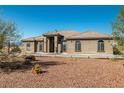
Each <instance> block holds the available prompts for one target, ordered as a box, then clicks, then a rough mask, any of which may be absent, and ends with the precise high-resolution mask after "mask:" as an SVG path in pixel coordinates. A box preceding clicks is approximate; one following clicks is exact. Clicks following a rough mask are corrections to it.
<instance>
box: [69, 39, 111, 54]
mask: <svg viewBox="0 0 124 93" xmlns="http://www.w3.org/2000/svg"><path fill="white" fill-rule="evenodd" d="M97 43H98V40H81V52H75V40H68V41H67V53H69V54H74V53H82V54H98V53H106V54H112V53H113V48H112V46H111V43H112V40H104V50H105V52H98V51H97V46H98V45H97Z"/></svg>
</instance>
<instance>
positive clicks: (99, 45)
mask: <svg viewBox="0 0 124 93" xmlns="http://www.w3.org/2000/svg"><path fill="white" fill-rule="evenodd" d="M98 51H99V52H103V51H104V41H103V40H99V41H98Z"/></svg>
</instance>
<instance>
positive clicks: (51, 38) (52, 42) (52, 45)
mask: <svg viewBox="0 0 124 93" xmlns="http://www.w3.org/2000/svg"><path fill="white" fill-rule="evenodd" d="M49 41H50V42H49V51H50V52H54V37H50V38H49Z"/></svg>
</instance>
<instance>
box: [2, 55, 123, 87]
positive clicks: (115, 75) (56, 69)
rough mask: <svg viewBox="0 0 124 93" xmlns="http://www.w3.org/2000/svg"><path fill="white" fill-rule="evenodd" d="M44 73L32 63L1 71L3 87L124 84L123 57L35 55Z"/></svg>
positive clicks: (107, 85)
mask: <svg viewBox="0 0 124 93" xmlns="http://www.w3.org/2000/svg"><path fill="white" fill-rule="evenodd" d="M36 63H38V64H40V65H41V70H42V72H41V73H40V74H33V73H32V72H31V69H32V65H28V66H25V65H24V66H25V67H24V68H22V69H17V70H15V71H11V72H10V73H5V72H0V87H4V88H5V87H7V88H8V87H10V88H11V87H14V88H23V87H25V88H28V87H30V88H34V87H37V88H38V87H39V88H87V87H93V88H96V87H98V88H99V87H124V60H116V61H115V60H110V59H83V58H60V57H36V61H33V62H32V64H36Z"/></svg>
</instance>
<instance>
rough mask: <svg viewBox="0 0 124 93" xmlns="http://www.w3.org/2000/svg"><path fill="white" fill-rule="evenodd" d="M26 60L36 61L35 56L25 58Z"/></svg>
mask: <svg viewBox="0 0 124 93" xmlns="http://www.w3.org/2000/svg"><path fill="white" fill-rule="evenodd" d="M25 60H28V61H35V60H36V59H35V56H33V55H30V56H26V57H25Z"/></svg>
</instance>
